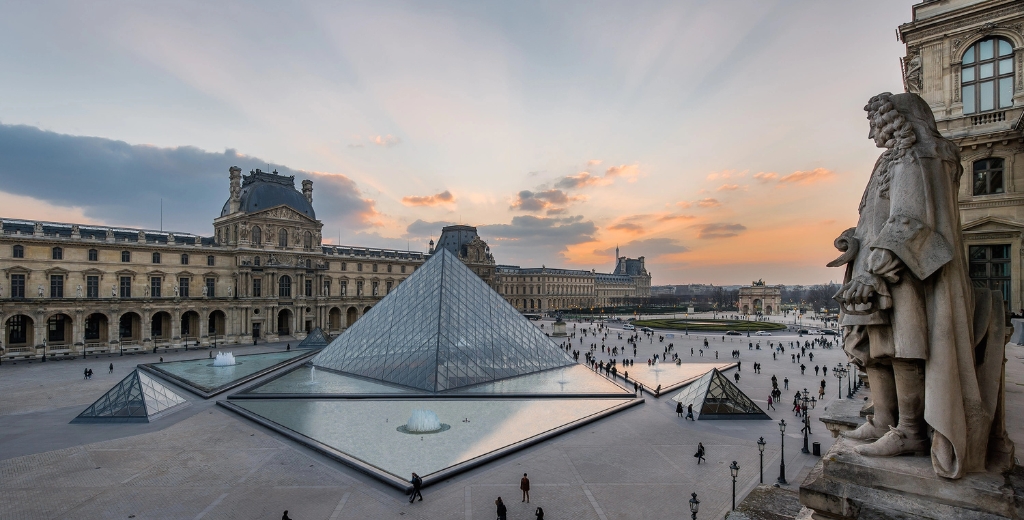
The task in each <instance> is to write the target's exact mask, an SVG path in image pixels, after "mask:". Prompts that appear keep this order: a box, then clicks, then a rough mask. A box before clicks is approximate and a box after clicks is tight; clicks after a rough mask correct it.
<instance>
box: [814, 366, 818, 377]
mask: <svg viewBox="0 0 1024 520" xmlns="http://www.w3.org/2000/svg"><path fill="white" fill-rule="evenodd" d="M814 377H818V365H814Z"/></svg>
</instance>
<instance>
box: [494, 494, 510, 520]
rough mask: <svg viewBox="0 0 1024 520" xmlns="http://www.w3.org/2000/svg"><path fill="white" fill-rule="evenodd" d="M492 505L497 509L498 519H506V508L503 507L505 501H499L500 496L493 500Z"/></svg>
mask: <svg viewBox="0 0 1024 520" xmlns="http://www.w3.org/2000/svg"><path fill="white" fill-rule="evenodd" d="M494 505H495V506H496V507H497V509H498V520H508V518H506V516H505V515H506V514H508V509H507V508H506V507H505V503H504V502H502V501H501V497H498V499H497V500H495V501H494Z"/></svg>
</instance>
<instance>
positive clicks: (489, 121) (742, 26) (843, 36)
mask: <svg viewBox="0 0 1024 520" xmlns="http://www.w3.org/2000/svg"><path fill="white" fill-rule="evenodd" d="M914 3H915V2H914V1H911V0H857V1H849V2H823V1H820V0H809V1H770V0H750V1H738V0H736V1H733V0H727V1H664V2H643V1H631V2H561V1H559V2H529V1H516V2H484V1H464V2H433V1H431V2H393V1H386V0H385V1H373V2H344V3H341V2H321V3H298V2H294V3H293V2H237V3H235V2H220V1H218V2H195V3H190V2H183V1H175V2H114V1H112V2H102V3H100V2H49V1H41V2H14V3H9V4H6V5H5V7H4V9H3V16H0V48H3V49H5V52H3V53H0V71H2V72H0V78H2V81H0V217H3V218H27V219H43V220H53V221H62V222H68V221H70V222H80V223H104V224H117V225H124V226H134V227H146V228H153V229H156V228H158V227H159V225H160V212H159V207H160V200H161V199H162V200H163V227H164V229H170V230H175V231H187V232H192V233H198V234H203V235H210V234H212V225H211V222H212V220H213V218H215V217H216V216H218V215H219V212H220V208H221V205H222V204H223V203H224V201H225V200H226V199H227V196H228V168H229V167H230V166H232V165H237V166H240V167H241V168H242V169H243V171H244V172H248V171H249V170H251V169H254V168H261V169H264V170H266V169H268V168H269V169H277V170H278V171H280V172H281V173H286V174H289V175H296V182H297V183H298V180H299V179H304V178H310V179H313V181H314V208H315V209H316V211H317V217H318V218H319V219H321V220H322V221H323V223H324V238H325V241H328V242H333V243H337V242H338V241H339V240H340V242H341V243H343V244H348V245H358V246H370V247H391V248H399V249H405V248H406V247H409V248H411V249H413V250H421V251H422V250H424V249H425V248H426V242H427V240H429V239H430V238H431V237H432V236H433V237H434V238H436V237H437V235H438V233H439V232H440V229H441V227H442V226H443V225H445V224H449V223H464V224H470V225H475V226H477V227H478V228H479V231H480V234H481V236H482V238H483V239H484V240H485V241H487V242H488V243H489V244H490V245H491V249H492V252H493V253H494V255H495V257H496V259H497V261H498V262H499V263H503V264H515V265H522V266H540V265H546V266H548V267H564V268H575V269H597V270H599V271H602V270H603V271H607V270H609V269H610V268H611V267H612V265H613V263H614V260H613V257H614V249H615V247H616V245H619V246H620V247H621V250H622V254H623V255H628V256H631V257H636V256H641V255H643V256H646V257H647V266H648V269H649V270H650V271H651V272H652V273H653V281H652V283H654V284H656V285H661V284H673V283H715V284H734V283H749V282H750V281H751V280H756V279H758V278H763V279H764V280H765V281H766V282H768V283H770V284H777V283H784V284H812V283H822V282H828V281H829V280H838V279H839V278H841V273H840V272H839V271H837V270H834V269H828V268H826V267H824V264H825V263H826V262H828V261H829V260H831V259H832V258H833V257H835V256H836V253H835V250H834V248H833V247H832V240H833V238H834V237H835V236H837V235H838V234H839V233H840V232H842V230H844V229H846V228H847V227H851V226H853V225H854V224H855V223H856V215H857V214H856V207H857V202H858V201H859V199H860V195H861V190H862V189H863V186H864V184H865V183H866V181H867V177H868V174H869V173H870V170H871V167H872V165H873V163H874V161H875V159H876V158H877V157H878V154H879V150H878V149H877V148H875V147H874V144H873V142H872V141H870V140H868V139H867V133H868V128H867V121H866V119H865V114H864V111H863V106H864V104H865V102H866V101H867V100H868V98H870V97H871V96H873V95H875V94H878V93H879V92H883V91H892V92H899V91H902V89H903V86H902V82H901V79H900V68H899V57H900V56H902V55H903V54H904V47H903V45H902V44H901V43H899V42H898V41H897V40H896V33H895V29H896V27H897V26H898V25H899V24H901V23H905V22H907V21H909V19H910V15H911V12H910V6H911V5H913V4H914Z"/></svg>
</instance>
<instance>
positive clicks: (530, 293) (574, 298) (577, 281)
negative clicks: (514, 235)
mask: <svg viewBox="0 0 1024 520" xmlns="http://www.w3.org/2000/svg"><path fill="white" fill-rule="evenodd" d="M615 257H616V263H615V269H614V270H613V271H612V272H611V273H598V272H595V271H583V270H579V269H556V268H549V267H544V266H542V267H526V268H524V267H519V266H515V265H499V266H497V278H496V280H495V285H497V291H498V292H499V293H500V294H501V295H502V296H504V297H505V299H506V300H507V301H508V302H509V303H511V304H512V306H514V307H515V308H516V309H519V310H520V311H522V312H537V313H540V312H548V311H556V310H566V311H580V310H584V309H591V308H594V307H608V306H614V305H619V304H622V303H625V302H627V301H630V300H634V299H636V298H650V296H651V274H650V273H649V272H647V268H646V266H645V265H644V257H642V256H641V257H640V258H626V257H620V256H619V248H617V247H616V248H615Z"/></svg>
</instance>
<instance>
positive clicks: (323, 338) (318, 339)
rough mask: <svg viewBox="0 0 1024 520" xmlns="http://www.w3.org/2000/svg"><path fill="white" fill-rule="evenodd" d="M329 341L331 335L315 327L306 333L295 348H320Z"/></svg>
mask: <svg viewBox="0 0 1024 520" xmlns="http://www.w3.org/2000/svg"><path fill="white" fill-rule="evenodd" d="M330 342H331V335H330V334H328V333H326V332H324V331H323V329H321V328H320V327H317V328H315V329H313V332H310V333H309V334H307V335H306V337H305V339H303V340H302V342H301V343H299V345H298V346H297V347H295V348H320V347H326V346H327V344H328V343H330Z"/></svg>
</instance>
